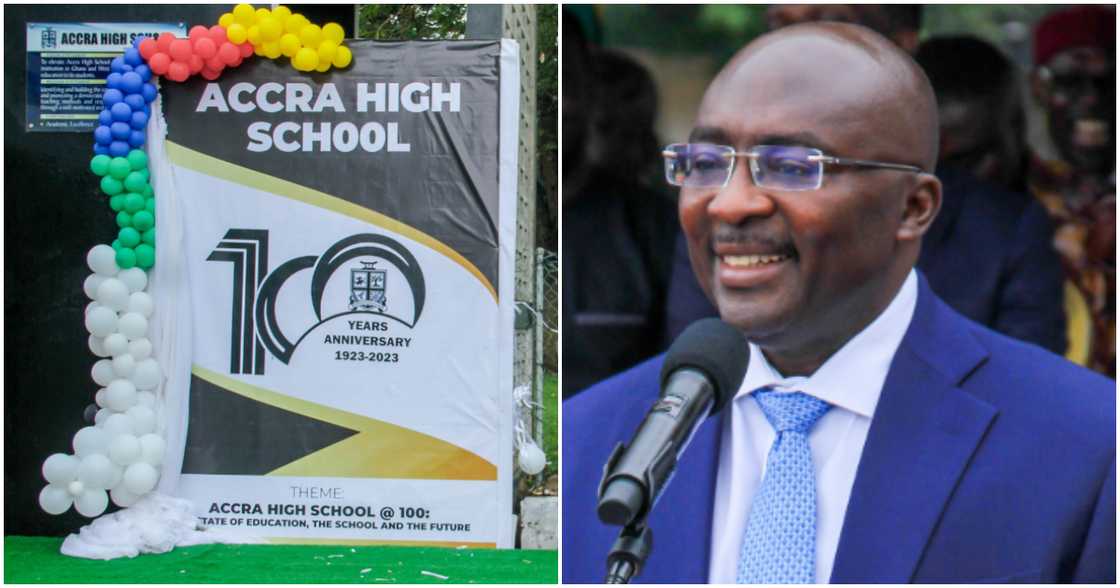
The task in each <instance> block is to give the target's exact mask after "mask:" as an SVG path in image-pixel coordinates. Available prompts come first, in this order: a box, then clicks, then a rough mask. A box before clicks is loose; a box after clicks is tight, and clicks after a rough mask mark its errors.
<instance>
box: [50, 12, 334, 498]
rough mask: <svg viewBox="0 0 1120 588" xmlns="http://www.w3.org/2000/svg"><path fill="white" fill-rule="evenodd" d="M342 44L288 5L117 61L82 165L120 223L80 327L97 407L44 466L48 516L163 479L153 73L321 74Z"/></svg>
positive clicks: (232, 17) (234, 18) (177, 77)
mask: <svg viewBox="0 0 1120 588" xmlns="http://www.w3.org/2000/svg"><path fill="white" fill-rule="evenodd" d="M343 37H344V32H343V29H342V27H341V26H340V25H339V24H337V23H333V22H332V23H327V24H326V25H324V26H322V27H319V26H318V25H315V24H312V23H311V22H309V21H308V20H307V18H305V17H304V16H303V15H301V14H295V13H292V11H291V10H290V9H288V8H287V7H284V6H277V7H276V8H274V9H272V10H269V9H266V8H257V9H254V8H253V6H251V5H249V4H238V5H237V6H236V7H234V9H233V10H232V11H231V12H228V13H225V14H223V15H222V16H221V18H220V19H219V20H218V24H216V25H214V26H211V27H205V26H201V25H199V26H195V27H192V28H191V29H190V31H189V34H188V36H187V38H178V37H175V36H174V35H172V34H171V33H163V34H161V35H160V36H159V37H157V38H154V39H153V38H150V37H140V38H137V39H136V40H135V42H134V43H133V46H132V47H130V48H128V49H127V50H125V52H124V55H122V56H120V57H117V58H115V59H113V61H112V64H111V66H110V73H109V75H108V77H107V79H106V87H107V89H106V90H105V94H104V109H103V110H102V111H101V113H100V115H99V118H98V120H99V123H100V124H99V125H98V127H97V129H96V130H94V132H93V138H94V144H93V152H94V154H95V155H94V157H93V159H92V160H91V161H90V165H89V167H90V171H92V172H93V173H94V174H95V175H97V176H99V177H100V178H101V179H100V188H101V191H102V192H104V193H105V195H106V196H108V198H109V208H111V209H112V210H113V212H114V213H116V222H117V226H118V228H119V231H118V233H117V238H116V240H114V241H113V243H112V245H97V246H95V247H94V248H93V249H91V250H90V251H89V254H88V255H87V257H86V262H87V263H88V265H89V268H90V269H91V270H92V271H93V274H91V275H90V276H89V277H88V278H86V281H85V284H84V290H85V293H86V295H87V296H88V297H89V298H90V299H91V300H92V302H90V304H89V306H87V307H86V312H85V325H86V329H87V330H88V331H89V333H90V336H89V348H90V351H92V352H93V353H94V355H96V356H98V357H100V358H102V359H100V360H98V361H97V362H96V363H95V364H94V366H93V369H92V373H91V375H92V376H93V381H94V382H96V383H97V385H98V386H100V387H101V388H100V389H99V390H98V391H97V393H96V395H95V397H94V400H95V402H96V405H97V407H98V409H97V411H96V413H94V414H93V415H92V420H93V425H91V426H87V427H84V428H82V429H81V430H79V431H78V432H77V434H75V435H74V439H73V449H74V453H73V454H66V453H56V454H53V455H51V456H50V457H48V458H47V459H46V461H45V462H44V463H43V477H44V478H45V479H46V480H47V482H48V485H47V486H46V487H45V488H43V490H42V492H40V493H39V505H40V506H41V507H42V508H43V510H45V511H47V512H48V513H50V514H62V513H64V512H66V511H67V510H69V508H70V506H71V505H73V506H74V508H75V510H77V511H78V513H80V514H82V515H84V516H87V517H91V518H92V517H96V516H98V515H100V514H101V513H103V512H105V509H106V508H107V507H108V504H109V500H110V499H112V501H113V502H114V503H115V504H117V505H118V506H122V507H127V506H131V505H132V504H135V503H136V502H137V501H138V500H140V499H141V498H142V497H144V496H145V495H146V494H148V493H150V492H152V491H153V490H154V489H155V487H156V484H157V483H158V482H159V469H158V468H159V467H160V466H161V465H162V463H163V457H164V453H165V450H166V442H165V440H164V437H163V435H162V427H161V426H160V421H159V419H158V411H159V402H158V400H157V396H156V393H157V392H158V390H159V387H160V384H161V383H162V381H163V372H162V370H161V368H160V365H159V362H158V361H157V360H156V358H155V357H153V354H152V342H151V340H149V338H148V320H149V319H150V318H151V316H152V312H153V311H154V307H155V305H154V302H153V300H152V297H151V296H150V295H149V294H148V292H147V287H148V274H147V272H148V271H150V270H151V268H152V267H153V266H154V265H155V259H156V255H155V246H156V229H155V212H156V209H155V193H154V192H153V190H152V186H151V184H150V182H149V179H150V176H149V171H148V156H147V154H146V153H145V151H144V150H143V147H144V142H145V140H146V137H147V135H146V132H145V131H146V129H147V126H148V123H149V120H150V118H151V114H152V110H151V103H152V102H153V101H154V100H155V99H156V97H157V95H158V91H157V89H156V85H155V83H154V78H156V77H162V78H164V79H165V80H170V81H172V82H184V81H186V80H188V79H190V78H191V77H192V76H194V75H201V76H202V77H203V78H205V79H207V80H215V79H217V78H218V77H220V76H221V75H222V71H224V70H225V69H226V68H234V67H237V66H239V65H241V63H243V61H244V60H245V59H249V58H251V57H252V56H253V55H258V56H262V57H267V58H269V59H279V58H280V57H287V58H289V59H290V60H291V64H292V67H294V68H295V69H297V70H299V71H305V72H310V71H318V72H326V71H328V70H329V69H330V68H331V67H337V68H343V67H346V66H348V65H349V64H350V61H351V59H352V54H351V52H350V49H349V48H347V47H346V46H345V45H343V43H342V41H343ZM91 412H92V411H91Z"/></svg>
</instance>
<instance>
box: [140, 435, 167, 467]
mask: <svg viewBox="0 0 1120 588" xmlns="http://www.w3.org/2000/svg"><path fill="white" fill-rule="evenodd" d="M166 449H167V443H165V442H164V440H163V437H160V436H159V435H156V434H155V433H148V434H147V435H144V436H143V437H141V438H140V459H142V460H143V461H144V462H145V463H148V464H151V465H152V466H158V465H160V464H162V463H163V452H164V451H165V450H166Z"/></svg>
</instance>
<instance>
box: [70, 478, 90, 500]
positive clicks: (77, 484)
mask: <svg viewBox="0 0 1120 588" xmlns="http://www.w3.org/2000/svg"><path fill="white" fill-rule="evenodd" d="M66 491H67V492H69V493H70V496H78V495H79V494H81V493H82V492H85V491H86V485H85V484H83V483H82V481H81V480H74V481H73V482H70V483H69V484H67V485H66Z"/></svg>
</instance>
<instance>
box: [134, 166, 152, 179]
mask: <svg viewBox="0 0 1120 588" xmlns="http://www.w3.org/2000/svg"><path fill="white" fill-rule="evenodd" d="M137 171H139V172H140V173H141V174H143V175H144V181H147V180H150V179H152V172H150V171H148V168H144V169H142V170H137Z"/></svg>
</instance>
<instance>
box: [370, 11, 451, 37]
mask: <svg viewBox="0 0 1120 588" xmlns="http://www.w3.org/2000/svg"><path fill="white" fill-rule="evenodd" d="M466 30H467V5H466V4H366V5H363V6H362V7H361V8H360V9H359V10H358V36H359V37H361V38H363V39H374V40H377V41H397V40H417V39H462V38H463V35H464V34H465V33H466Z"/></svg>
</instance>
